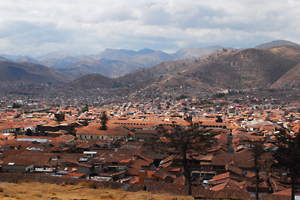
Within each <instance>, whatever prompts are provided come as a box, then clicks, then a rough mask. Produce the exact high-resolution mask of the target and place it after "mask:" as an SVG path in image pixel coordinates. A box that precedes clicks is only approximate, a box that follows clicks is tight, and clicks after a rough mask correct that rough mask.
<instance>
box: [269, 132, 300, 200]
mask: <svg viewBox="0 0 300 200" xmlns="http://www.w3.org/2000/svg"><path fill="white" fill-rule="evenodd" d="M275 137H276V144H275V145H276V147H277V150H276V151H274V152H273V153H272V156H273V165H272V166H273V168H274V169H281V170H283V171H286V172H287V175H288V177H289V179H290V181H291V182H290V183H291V187H292V192H291V196H292V197H291V199H292V200H294V199H295V183H296V181H298V180H299V178H300V159H299V158H300V133H299V132H298V133H294V134H290V133H288V132H287V130H286V129H280V130H279V133H277V134H276V135H275Z"/></svg>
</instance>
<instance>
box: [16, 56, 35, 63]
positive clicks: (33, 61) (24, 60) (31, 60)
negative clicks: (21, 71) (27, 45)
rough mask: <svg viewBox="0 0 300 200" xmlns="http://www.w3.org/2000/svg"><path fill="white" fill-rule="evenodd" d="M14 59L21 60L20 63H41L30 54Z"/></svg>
mask: <svg viewBox="0 0 300 200" xmlns="http://www.w3.org/2000/svg"><path fill="white" fill-rule="evenodd" d="M14 61H15V62H20V63H22V62H28V63H36V64H40V63H39V61H37V60H35V59H33V58H30V57H28V56H25V57H23V58H19V59H16V60H14Z"/></svg>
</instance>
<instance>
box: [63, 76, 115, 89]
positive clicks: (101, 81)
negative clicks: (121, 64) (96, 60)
mask: <svg viewBox="0 0 300 200" xmlns="http://www.w3.org/2000/svg"><path fill="white" fill-rule="evenodd" d="M114 84H115V81H114V80H113V79H111V78H108V77H105V76H103V75H101V74H89V75H85V76H81V77H80V78H78V79H76V80H74V81H72V82H70V83H69V84H68V86H69V87H73V88H80V89H90V88H111V87H113V86H114Z"/></svg>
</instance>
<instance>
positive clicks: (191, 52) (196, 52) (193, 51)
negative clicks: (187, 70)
mask: <svg viewBox="0 0 300 200" xmlns="http://www.w3.org/2000/svg"><path fill="white" fill-rule="evenodd" d="M222 49H223V47H221V46H212V47H206V48H201V47H194V48H188V49H181V50H179V51H177V52H176V53H174V54H173V56H174V57H175V58H176V59H177V60H180V59H190V58H194V59H196V58H202V57H204V56H207V55H210V54H213V53H216V52H218V51H222Z"/></svg>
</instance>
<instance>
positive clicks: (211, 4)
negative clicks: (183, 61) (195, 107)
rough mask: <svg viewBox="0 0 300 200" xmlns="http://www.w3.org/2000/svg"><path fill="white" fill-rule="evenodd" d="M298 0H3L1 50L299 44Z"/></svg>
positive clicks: (82, 51) (80, 50)
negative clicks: (290, 42)
mask: <svg viewBox="0 0 300 200" xmlns="http://www.w3.org/2000/svg"><path fill="white" fill-rule="evenodd" d="M299 13H300V1H299V0H272V1H270V0H230V1H228V0H227V1H225V0H51V1H49V0H47V1H46V0H26V1H24V0H1V1H0V54H9V55H28V56H40V55H44V54H47V53H49V52H55V51H67V52H72V53H80V54H96V53H99V52H101V51H103V50H105V49H106V48H113V49H132V50H140V49H143V48H150V49H154V50H162V51H165V52H168V53H172V52H175V51H177V50H179V49H182V48H191V47H208V46H214V45H220V46H223V47H235V48H248V47H255V46H256V45H258V44H262V43H267V42H271V41H273V40H279V39H284V40H289V41H292V42H296V43H300V20H299V19H298V16H299Z"/></svg>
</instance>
